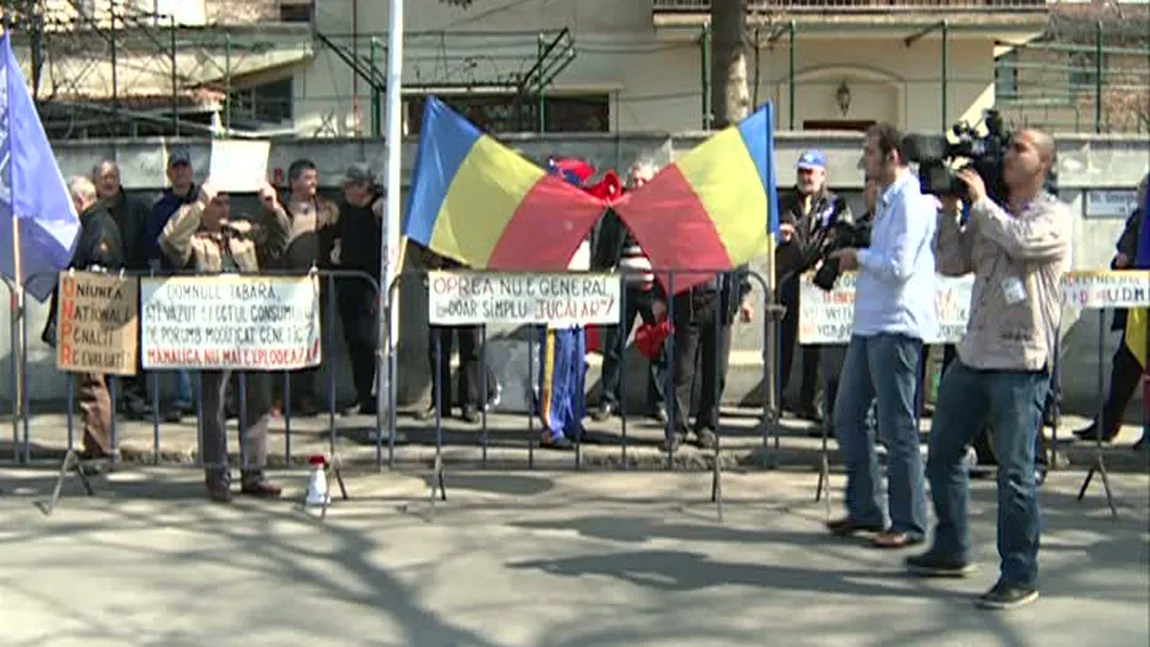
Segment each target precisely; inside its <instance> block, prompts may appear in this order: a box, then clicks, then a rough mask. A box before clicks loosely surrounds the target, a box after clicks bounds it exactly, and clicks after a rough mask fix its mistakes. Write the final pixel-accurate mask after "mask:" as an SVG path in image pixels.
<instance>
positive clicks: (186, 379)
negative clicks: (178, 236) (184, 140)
mask: <svg viewBox="0 0 1150 647" xmlns="http://www.w3.org/2000/svg"><path fill="white" fill-rule="evenodd" d="M193 175H194V171H193V170H192V157H191V155H190V154H189V153H188V149H186V148H182V147H180V148H173V149H172V151H171V153H169V154H168V181H169V182H170V183H171V186H170V187H169V188H167V189H165V190H164V192H163V193H162V194H161V195H160V198H159V199H158V200H156V203H155V204H153V205H152V213H151V215H150V216H149V217H148V220H147V222H146V223H145V225H144V241H145V247H146V251H147V259H148V266H149V267H150V268H151V269H152V271H153V272H159V271H160V270H164V269H178V268H171V267H168V266H167V263H166V262H165V260H164V253H163V251H162V250H161V249H160V234H161V233H162V232H163V231H164V225H166V224H168V220H170V219H171V217H172V216H173V215H175V213H176V212H177V211H179V209H180V207H182V206H184V205H185V204H192V203H194V202H195V201H196V200H197V199H199V195H200V190H199V189H198V188H197V187H196V185H195V183H193V181H192V179H193ZM175 375H176V384H175V387H176V394H175V399H174V401H173V402H172V403H171V404H170V405H169V406H168V407H167V408H166V410H165V411H164V419H165V420H166V421H168V422H179V421H180V420H181V419H182V418H183V417H184V416H185V415H190V414H192V413H194V412H195V408H194V407H193V406H192V378H191V374H189V373H188V372H187V371H176V374H175Z"/></svg>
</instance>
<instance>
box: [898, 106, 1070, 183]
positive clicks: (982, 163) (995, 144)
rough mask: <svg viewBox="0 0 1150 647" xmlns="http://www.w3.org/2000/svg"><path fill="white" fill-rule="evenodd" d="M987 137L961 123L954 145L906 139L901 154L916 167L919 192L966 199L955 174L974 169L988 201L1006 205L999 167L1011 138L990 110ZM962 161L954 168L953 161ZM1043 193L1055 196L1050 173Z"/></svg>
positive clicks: (956, 127)
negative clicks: (1045, 191) (988, 197)
mask: <svg viewBox="0 0 1150 647" xmlns="http://www.w3.org/2000/svg"><path fill="white" fill-rule="evenodd" d="M983 124H984V125H985V127H986V134H985V135H982V134H979V132H978V130H977V128H976V127H975V126H972V125H970V124H969V123H966V122H960V123H957V124H955V125H954V127H952V128H951V135H952V136H953V139H954V141H951V140H949V139H947V137H946V136H945V135H943V136H937V135H921V134H918V135H907V136H906V137H905V138H904V139H903V152H904V153H905V154H906V157H907V159H908V160H909V161H911V162H917V163H918V179H919V185H920V186H921V187H922V192H923V193H927V194H930V195H935V196H956V197H965V196H966V194H967V192H968V190H967V187H966V184H965V183H964V182H963V181H962V180H960V179H958V176H957V175H956V171H957V170H959V169H963V168H971V169H974V171H975V172H976V173H978V175H979V177H981V178H982V181H983V182H984V183H985V184H986V192H987V194H988V195H989V196H990V199H991V200H994V201H995V202H998V203H999V204H1002V203H1004V202H1005V201H1006V197H1007V194H1008V193H1009V192H1008V191H1007V189H1006V185H1005V184H1004V183H1003V179H1002V165H1003V160H1004V159H1005V158H1006V151H1008V150H1009V149H1010V141H1011V139H1012V137H1013V136H1014V133H1012V132H1011V131H1010V130H1008V129H1007V127H1006V125H1005V123H1004V122H1003V121H1002V115H1001V114H1000V113H999V112H998V111H997V110H994V109H989V110H987V111H986V112H985V116H984V117H983ZM958 160H964V162H960V163H958V164H956V161H958ZM1046 190H1047V191H1049V192H1050V193H1051V194H1055V195H1056V194H1057V193H1058V188H1057V180H1056V178H1055V175H1054V173H1053V172H1051V174H1050V176H1049V178H1048V180H1047V185H1046Z"/></svg>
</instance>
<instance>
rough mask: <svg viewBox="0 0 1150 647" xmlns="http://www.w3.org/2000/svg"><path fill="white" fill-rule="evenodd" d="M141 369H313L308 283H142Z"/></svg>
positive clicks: (315, 291) (313, 309)
mask: <svg viewBox="0 0 1150 647" xmlns="http://www.w3.org/2000/svg"><path fill="white" fill-rule="evenodd" d="M140 291H141V294H142V299H141V304H140V312H141V316H142V318H143V324H142V325H143V331H144V334H143V341H142V348H141V353H142V355H143V365H144V367H145V368H149V369H152V368H161V369H175V368H182V369H192V370H197V369H209V370H221V369H233V370H247V371H286V370H294V369H298V368H306V367H311V366H318V365H319V363H320V359H321V358H320V346H321V344H320V341H321V337H320V314H319V279H318V278H317V277H315V276H300V277H268V276H263V277H259V276H240V275H235V274H222V275H216V276H196V277H170V278H160V277H157V278H150V277H149V278H143V279H140Z"/></svg>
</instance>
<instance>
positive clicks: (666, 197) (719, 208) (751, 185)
mask: <svg viewBox="0 0 1150 647" xmlns="http://www.w3.org/2000/svg"><path fill="white" fill-rule="evenodd" d="M773 113H774V110H773V107H772V105H771V104H770V103H768V104H766V105H765V106H763V107H762V108H760V109H759V110H758V111H756V112H755V113H754V114H752V115H751V116H749V117H747V118H746V119H744V120H743V121H742V122H740V123H739V124H738V125H735V126H730V127H728V128H726V129H724V130H722V131H720V132H718V133H717V134H715V135H714V136H712V137H711V138H710V139H708V140H707V141H705V142H703V143H702V144H700V145H699V146H697V147H695V148H694V149H692V150H691V151H689V152H688V153H687V154H685V155H683V156H682V157H680V158H679V159H678V160H676V161H675V162H674V163H672V164H671V165H670V166H667V167H666V168H664V169H663V170H662V171H660V172H659V173H658V174H657V175H656V176H655V177H654V178H652V179H651V181H650V182H648V183H647V184H646V185H644V186H643V188H642V189H640V190H639V191H636V192H634V193H632V194H629V195H625V196H624V197H623V199H622V200H621V201H620V202H619V203H617V204H616V205H615V206H614V208H615V211H616V212H617V213H618V214H619V216H620V217H621V218H622V219H623V221H624V222H625V223H626V225H627V227H628V228H629V229H630V230H631V232H632V233H633V234H634V235H635V238H636V239H637V240H638V242H639V244H640V245H641V246H642V247H643V250H644V251H645V252H646V253H647V256H648V257H649V258H650V259H651V263H652V265H653V266H654V267H655V269H656V270H664V271H665V272H666V271H672V270H674V271H675V275H674V282H673V283H674V284H673V285H670V286H668V285H667V283H668V276H667V275H666V274H664V273H660V275H659V280H660V281H661V282H663V284H664V286H665V287H668V288H669V291H673V292H675V293H678V292H681V291H683V290H686V289H688V288H690V287H693V286H694V285H697V284H699V283H702V282H704V281H706V280H708V279H709V278H711V277H713V276H714V274H715V273H716V272H719V271H727V270H731V269H734V268H735V267H738V266H739V265H742V264H744V263H747V262H749V261H750V260H751V259H753V258H755V257H758V256H762V255H764V254H766V253H767V252H768V250H769V247H768V244H769V234H773V233H774V232H776V231H777V230H778V224H779V220H778V218H779V216H778V211H779V210H778V198H777V193H778V192H777V191H776V190H775V187H776V178H775V169H774V159H775V143H774V114H773ZM684 269H698V270H705V271H706V272H707V273H698V274H686V273H682V272H680V271H679V270H684Z"/></svg>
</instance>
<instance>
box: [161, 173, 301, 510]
mask: <svg viewBox="0 0 1150 647" xmlns="http://www.w3.org/2000/svg"><path fill="white" fill-rule="evenodd" d="M260 201H261V202H262V203H263V205H264V210H263V213H264V215H263V218H262V221H261V222H258V223H251V222H247V221H235V222H233V221H231V220H229V216H230V214H231V203H230V199H229V197H228V195H227V194H226V193H217V192H216V191H215V190H213V189H212V187H211V184H210V182H207V183H205V184H204V185H203V186H202V187H200V198H199V200H198V201H196V202H193V203H191V204H186V205H184V206H183V207H180V210H179V211H177V212H176V214H175V215H174V216H172V217H171V219H169V220H168V223H167V224H166V225H165V226H164V230H163V232H162V233H161V234H160V248H161V249H162V250H163V251H164V254H166V255H167V257H168V260H169V261H170V262H171V264H172V266H173V267H176V268H181V269H183V268H188V269H194V270H195V271H196V273H197V274H220V273H255V272H259V271H260V266H261V263H263V264H272V263H274V262H275V261H277V260H278V259H279V258H280V257H282V255H283V253H284V250H286V249H287V241H288V232H289V231H290V230H291V223H290V222H289V221H288V216H287V213H286V212H285V211H284V209H283V207H282V206H280V205H279V203H278V200H277V199H276V194H275V190H274V189H272V188H271V187H270V186H265V187H264V188H263V190H262V191H260ZM270 378H271V374H269V373H261V372H249V373H245V374H244V375H243V379H244V386H245V392H246V395H247V407H246V408H247V411H246V414H247V415H246V420H243V421H241V423H242V424H241V425H240V444H241V445H242V447H243V452H242V455H243V459H244V463H243V465H241V466H240V471H241V486H240V492H241V493H242V494H247V495H251V496H256V497H264V498H275V497H278V496H279V495H280V488H279V486H277V485H273V484H272V483H269V482H268V481H267V480H266V478H265V477H264V467H265V466H266V465H267V459H268V447H267V436H268V423H269V422H270V418H271V410H272V394H271V380H270ZM230 381H231V371H228V370H225V371H203V372H202V373H201V389H202V397H203V420H202V421H201V422H202V424H203V434H204V435H203V459H204V470H205V481H206V485H207V489H208V498H210V499H211V500H213V501H217V502H220V503H227V502H229V501H231V499H232V492H231V472H230V470H229V468H228V442H227V425H226V424H225V404H226V402H227V399H228V397H227V396H228V383H229V382H230Z"/></svg>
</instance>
